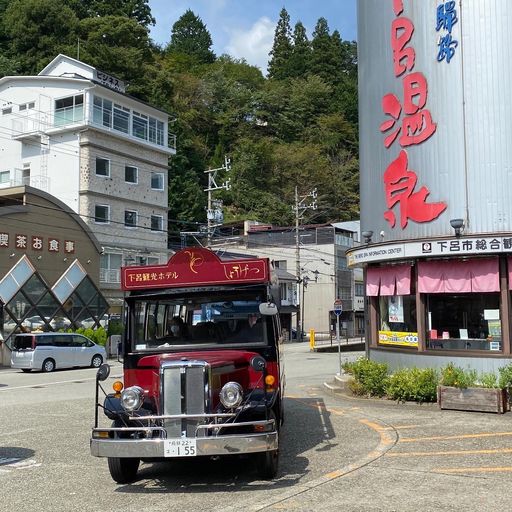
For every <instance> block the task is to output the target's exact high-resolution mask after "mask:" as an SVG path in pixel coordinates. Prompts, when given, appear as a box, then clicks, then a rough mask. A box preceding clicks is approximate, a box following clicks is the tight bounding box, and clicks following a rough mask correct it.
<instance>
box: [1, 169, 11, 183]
mask: <svg viewBox="0 0 512 512" xmlns="http://www.w3.org/2000/svg"><path fill="white" fill-rule="evenodd" d="M9 181H11V171H1V172H0V184H3V183H9Z"/></svg>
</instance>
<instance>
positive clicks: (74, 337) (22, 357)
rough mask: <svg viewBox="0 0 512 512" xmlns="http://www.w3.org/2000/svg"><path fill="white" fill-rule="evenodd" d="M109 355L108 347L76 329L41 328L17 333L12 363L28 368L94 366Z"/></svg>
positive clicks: (27, 369) (43, 369)
mask: <svg viewBox="0 0 512 512" xmlns="http://www.w3.org/2000/svg"><path fill="white" fill-rule="evenodd" d="M106 359H107V353H106V351H105V348H104V347H102V346H101V345H97V344H96V343H94V342H93V341H91V340H90V339H89V338H87V337H86V336H82V335H81V334H74V333H56V332H41V333H36V332H33V333H27V334H17V335H16V336H15V337H14V340H13V342H12V352H11V367H12V368H19V369H21V370H22V371H24V372H29V371H31V370H41V371H43V372H52V371H53V370H55V369H56V368H59V369H60V368H74V367H80V366H86V367H87V366H92V367H93V368H98V367H99V366H100V365H101V363H103V361H105V360H106Z"/></svg>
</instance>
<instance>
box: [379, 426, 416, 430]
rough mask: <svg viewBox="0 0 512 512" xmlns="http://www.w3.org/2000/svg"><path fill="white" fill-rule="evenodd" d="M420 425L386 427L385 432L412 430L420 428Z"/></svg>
mask: <svg viewBox="0 0 512 512" xmlns="http://www.w3.org/2000/svg"><path fill="white" fill-rule="evenodd" d="M419 427H420V425H393V426H392V427H386V428H385V430H408V429H410V428H419Z"/></svg>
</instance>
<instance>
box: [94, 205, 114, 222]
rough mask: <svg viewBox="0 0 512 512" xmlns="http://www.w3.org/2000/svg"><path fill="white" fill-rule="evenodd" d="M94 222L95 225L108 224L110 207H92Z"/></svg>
mask: <svg viewBox="0 0 512 512" xmlns="http://www.w3.org/2000/svg"><path fill="white" fill-rule="evenodd" d="M94 222H96V223H97V224H108V223H109V222H110V206H108V205H107V204H97V205H96V206H95V207H94Z"/></svg>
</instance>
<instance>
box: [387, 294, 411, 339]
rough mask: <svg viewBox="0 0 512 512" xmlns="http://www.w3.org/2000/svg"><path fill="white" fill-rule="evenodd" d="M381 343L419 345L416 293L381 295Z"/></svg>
mask: <svg viewBox="0 0 512 512" xmlns="http://www.w3.org/2000/svg"><path fill="white" fill-rule="evenodd" d="M379 345H392V346H402V347H417V346H418V329H417V326H416V296H415V295H391V296H385V297H382V296H381V297H379Z"/></svg>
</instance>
